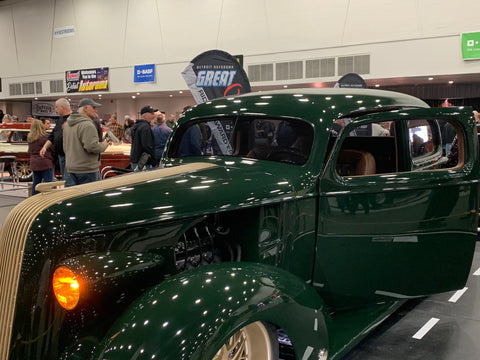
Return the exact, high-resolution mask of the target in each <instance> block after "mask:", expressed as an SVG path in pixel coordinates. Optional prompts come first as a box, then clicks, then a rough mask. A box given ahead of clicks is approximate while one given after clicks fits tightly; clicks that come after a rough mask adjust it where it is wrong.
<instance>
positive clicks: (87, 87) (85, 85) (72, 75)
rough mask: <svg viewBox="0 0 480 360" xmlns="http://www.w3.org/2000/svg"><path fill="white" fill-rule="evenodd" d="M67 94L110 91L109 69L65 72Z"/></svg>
mask: <svg viewBox="0 0 480 360" xmlns="http://www.w3.org/2000/svg"><path fill="white" fill-rule="evenodd" d="M65 82H66V84H67V93H77V92H92V91H108V67H105V68H96V69H84V70H73V71H66V72H65Z"/></svg>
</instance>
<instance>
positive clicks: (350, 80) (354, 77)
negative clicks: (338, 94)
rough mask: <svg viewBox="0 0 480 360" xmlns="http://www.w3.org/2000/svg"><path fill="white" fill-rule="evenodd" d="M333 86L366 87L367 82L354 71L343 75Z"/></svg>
mask: <svg viewBox="0 0 480 360" xmlns="http://www.w3.org/2000/svg"><path fill="white" fill-rule="evenodd" d="M334 87H335V88H350V89H366V88H367V83H366V82H365V80H363V78H362V77H361V76H360V75H358V74H355V73H349V74H345V75H343V76H342V77H341V78H340V79H339V80H338V82H337V83H336V84H335V86H334Z"/></svg>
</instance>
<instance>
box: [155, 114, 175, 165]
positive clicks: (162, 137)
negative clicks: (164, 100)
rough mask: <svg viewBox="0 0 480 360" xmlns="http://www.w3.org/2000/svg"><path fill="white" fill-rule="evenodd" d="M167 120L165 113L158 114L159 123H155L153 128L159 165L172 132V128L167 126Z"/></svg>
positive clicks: (156, 158) (156, 157)
mask: <svg viewBox="0 0 480 360" xmlns="http://www.w3.org/2000/svg"><path fill="white" fill-rule="evenodd" d="M165 120H166V119H165V115H164V114H159V115H157V125H155V126H154V127H153V129H152V131H153V137H154V139H155V160H156V162H157V165H158V164H160V161H161V159H162V155H163V151H164V150H165V144H166V143H167V140H168V137H169V136H170V133H171V132H172V129H170V128H169V127H168V126H167V124H166V121H165Z"/></svg>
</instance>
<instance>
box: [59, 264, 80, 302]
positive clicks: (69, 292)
mask: <svg viewBox="0 0 480 360" xmlns="http://www.w3.org/2000/svg"><path fill="white" fill-rule="evenodd" d="M52 284H53V292H54V293H55V297H56V298H57V301H58V303H59V304H60V305H61V306H62V307H63V308H65V309H66V310H72V309H74V308H75V306H77V304H78V300H79V299H80V284H79V282H78V279H77V276H76V275H75V273H74V272H73V271H72V270H70V269H69V268H68V267H66V266H60V267H58V268H57V270H55V272H54V273H53V281H52Z"/></svg>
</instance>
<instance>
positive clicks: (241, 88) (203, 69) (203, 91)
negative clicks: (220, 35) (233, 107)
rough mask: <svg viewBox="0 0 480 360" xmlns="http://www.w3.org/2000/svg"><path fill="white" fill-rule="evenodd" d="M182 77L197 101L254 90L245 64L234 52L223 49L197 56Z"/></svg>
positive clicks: (201, 101)
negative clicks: (235, 56) (251, 87)
mask: <svg viewBox="0 0 480 360" xmlns="http://www.w3.org/2000/svg"><path fill="white" fill-rule="evenodd" d="M182 76H183V78H184V79H185V82H186V83H187V85H188V88H189V89H190V91H191V92H192V95H193V97H194V98H195V101H196V102H197V103H198V104H200V103H203V102H206V101H208V100H213V99H216V98H219V97H223V96H228V95H239V94H244V93H248V92H250V91H251V89H250V83H249V81H248V77H247V74H246V73H245V71H244V70H243V67H242V66H241V65H240V63H239V62H238V61H237V60H235V58H234V57H233V56H232V55H230V54H229V53H226V52H225V51H221V50H209V51H206V52H204V53H202V54H200V55H198V56H197V57H195V58H194V59H193V60H192V62H191V63H190V64H188V66H187V67H186V68H185V70H183V72H182Z"/></svg>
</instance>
